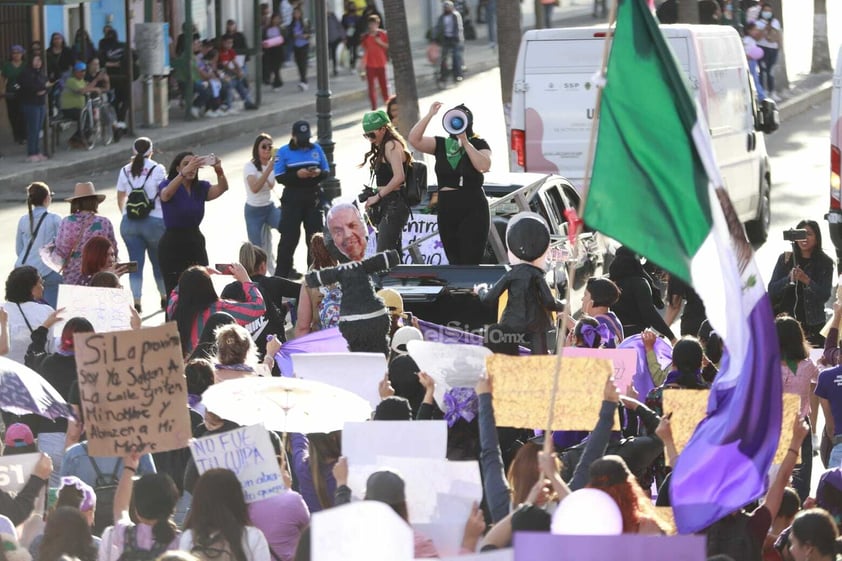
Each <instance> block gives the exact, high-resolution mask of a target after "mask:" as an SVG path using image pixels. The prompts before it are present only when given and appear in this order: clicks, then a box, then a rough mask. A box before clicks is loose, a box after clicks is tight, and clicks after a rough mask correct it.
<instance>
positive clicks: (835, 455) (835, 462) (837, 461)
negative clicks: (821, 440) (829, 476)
mask: <svg viewBox="0 0 842 561" xmlns="http://www.w3.org/2000/svg"><path fill="white" fill-rule="evenodd" d="M838 467H842V443H839V444H834V446H833V450H831V451H830V458H829V459H828V460H827V469H835V468H838Z"/></svg>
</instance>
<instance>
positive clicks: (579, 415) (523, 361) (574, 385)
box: [485, 354, 619, 431]
mask: <svg viewBox="0 0 842 561" xmlns="http://www.w3.org/2000/svg"><path fill="white" fill-rule="evenodd" d="M485 365H486V369H487V370H488V373H489V375H490V376H491V378H492V380H493V382H494V416H495V418H496V420H497V425H498V426H501V427H517V428H547V427H546V426H545V425H546V424H547V416H548V413H549V407H550V399H551V397H550V396H552V393H553V378H554V376H555V374H556V357H555V356H550V355H547V356H522V357H514V356H504V355H498V354H495V355H492V356H490V357H488V359H487V360H486V362H485ZM613 371H614V369H613V367H612V366H611V362H610V361H608V360H605V359H597V358H564V359H563V360H562V361H561V372H560V373H559V375H558V394H557V398H556V401H555V404H554V406H555V414H554V416H553V426H552V427H549V428H550V429H552V430H588V431H590V430H593V427H594V424H595V423H596V420H597V417H598V415H599V410H600V408H601V407H602V395H603V390H604V388H605V381H606V380H607V379H608V377H609V376H611V375H612V373H613ZM618 428H619V423H618V422H617V418H616V415H615V418H614V429H618Z"/></svg>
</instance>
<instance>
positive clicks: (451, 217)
mask: <svg viewBox="0 0 842 561" xmlns="http://www.w3.org/2000/svg"><path fill="white" fill-rule="evenodd" d="M439 109H441V103H440V102H438V101H436V102H433V105H432V106H430V111H429V112H428V113H427V115H425V116H424V118H423V119H421V120H420V121H419V122H418V123H416V124H415V126H414V127H412V130H411V131H410V132H409V142H410V143H411V144H412V145H413V146H415V148H417V149H418V150H420V151H421V152H424V153H426V154H433V155H434V156H435V157H436V177H437V178H438V184H439V191H438V199H439V201H438V226H439V236H440V237H441V241H442V244H443V245H444V252H445V254H447V260H448V262H449V263H450V264H451V265H479V263H480V261H482V256H483V254H484V253H485V246H486V244H487V243H488V227H489V222H490V217H489V214H488V200H487V199H486V198H485V191H483V189H482V184H483V180H484V177H483V174H484V173H485V172H487V171H488V170H489V168H490V167H491V148H489V146H488V143H487V142H486V141H485V140H483V139H482V138H480V137H479V136H477V135H476V134H474V130H473V121H474V118H473V114H472V113H471V111H470V110H469V109H468V108H467V107H465V106H464V105H459V106H457V107H455V108H454V109H459V110H461V111H463V112H464V113H465V116H466V117H467V119H468V124H467V127H466V129H465V131H464V132H462V133H461V134H458V135H450V136H449V137H447V138H443V137H441V136H435V137H433V136H424V131H425V130H426V129H427V125H429V124H430V120H431V119H432V118H433V116H434V115H435V114H436V113H438V111H439Z"/></svg>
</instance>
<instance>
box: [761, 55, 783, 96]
mask: <svg viewBox="0 0 842 561" xmlns="http://www.w3.org/2000/svg"><path fill="white" fill-rule="evenodd" d="M760 48H761V49H763V58H762V59H760V81H761V82H763V87H764V88H766V93H767V94H769V95H772V92H774V91H775V75H774V73H773V69H774V68H775V63H777V62H778V52H779V50H778V49H772V48H770V47H760Z"/></svg>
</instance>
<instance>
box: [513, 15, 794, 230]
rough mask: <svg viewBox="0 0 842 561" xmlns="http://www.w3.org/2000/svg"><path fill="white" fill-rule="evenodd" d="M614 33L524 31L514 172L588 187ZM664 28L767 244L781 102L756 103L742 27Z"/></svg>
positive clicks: (742, 210) (734, 187) (728, 181)
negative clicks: (770, 144)
mask: <svg viewBox="0 0 842 561" xmlns="http://www.w3.org/2000/svg"><path fill="white" fill-rule="evenodd" d="M607 31H608V28H607V27H606V26H594V27H580V28H566V29H565V28H561V29H539V30H531V31H527V32H526V33H525V34H524V36H523V39H522V41H521V44H520V51H519V53H518V60H517V66H516V68H515V77H514V82H513V87H512V109H511V153H510V167H511V170H512V171H528V172H542V173H556V174H559V175H562V176H564V177H566V178H567V179H568V180H570V181H571V182H572V183H573V184H574V185H576V186H577V188H581V186H582V181H583V179H584V176H585V166H586V159H587V154H588V145H589V141H590V136H591V126H592V124H593V122H594V117H595V115H594V112H595V105H596V95H597V87H596V81H597V78H598V76H597V71H598V69H599V67H600V65H601V62H602V55H603V50H604V45H605V40H606V34H607ZM661 31H662V33H663V34H664V36H665V37H666V39H667V42H668V43H669V45H670V47H671V49H672V51H673V53H674V54H675V56H676V59H677V61H678V63H679V65H680V66H681V68H682V69H683V70H684V72H685V73H686V76H687V79H688V82H689V85H690V87H691V88H692V93H693V94H694V95H695V96H696V98H697V99H698V101H699V103H700V105H701V107H702V110H703V111H704V113H705V116H706V118H707V122H708V125H709V127H710V133H711V137H712V139H713V145H714V152H715V154H716V159H717V163H718V164H719V167H720V169H721V171H722V176H723V179H724V182H725V188H726V189H727V190H728V192H729V194H730V196H731V200H732V201H733V203H734V207H735V209H736V210H737V213H738V214H739V216H740V220H741V221H742V222H744V223H745V226H746V233H747V235H748V237H749V240H750V241H751V242H752V243H756V244H760V243H763V242H764V241H765V240H766V236H767V233H768V230H769V223H770V221H771V205H770V190H771V184H772V182H771V170H770V166H769V157H768V155H767V153H766V143H765V139H764V133H766V134H768V133H770V132H773V131H774V130H775V129H776V128H777V126H778V116H777V108H776V106H775V103H774V102H773V101H772V100H763V101H762V102H760V103H758V101H757V100H756V93H755V88H754V83H753V81H752V78H751V74H750V73H749V69H748V64H747V62H746V55H745V51H744V49H743V43H742V40H741V39H740V36H739V35H738V34H737V32H736V31H735V30H734V29H733V28H731V27H729V26H724V25H723V26H719V25H662V26H661ZM607 79H608V80H610V79H611V78H610V76H608V77H607ZM653 126H657V123H653ZM669 157H670V155H669V154H664V158H667V159H668V158H669Z"/></svg>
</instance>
